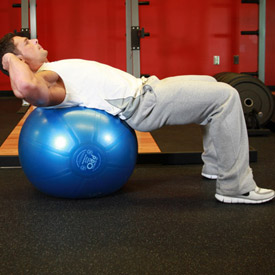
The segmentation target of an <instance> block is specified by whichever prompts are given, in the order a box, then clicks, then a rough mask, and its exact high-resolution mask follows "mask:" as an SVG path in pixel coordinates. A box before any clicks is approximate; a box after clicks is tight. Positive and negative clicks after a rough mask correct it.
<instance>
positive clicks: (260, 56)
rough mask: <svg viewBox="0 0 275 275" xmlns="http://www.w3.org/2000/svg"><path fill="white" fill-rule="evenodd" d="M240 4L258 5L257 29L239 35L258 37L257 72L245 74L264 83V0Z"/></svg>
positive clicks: (246, 0) (249, 0) (243, 1)
mask: <svg viewBox="0 0 275 275" xmlns="http://www.w3.org/2000/svg"><path fill="white" fill-rule="evenodd" d="M242 4H258V5H259V29H258V30H256V31H241V35H257V36H258V44H259V46H258V71H257V72H251V73H246V74H250V75H252V76H258V78H259V79H260V80H261V81H262V82H263V83H265V36H266V35H265V29H266V0H242Z"/></svg>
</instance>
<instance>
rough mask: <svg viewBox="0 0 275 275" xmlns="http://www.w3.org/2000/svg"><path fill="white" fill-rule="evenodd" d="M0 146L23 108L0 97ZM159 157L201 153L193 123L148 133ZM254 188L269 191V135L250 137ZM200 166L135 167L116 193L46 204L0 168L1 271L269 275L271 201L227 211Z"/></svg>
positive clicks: (272, 159)
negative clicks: (254, 153) (255, 156)
mask: <svg viewBox="0 0 275 275" xmlns="http://www.w3.org/2000/svg"><path fill="white" fill-rule="evenodd" d="M0 103H1V110H0V122H1V134H0V142H1V143H2V142H3V141H4V139H5V138H6V136H7V135H8V133H9V132H10V131H11V130H12V129H13V127H14V126H15V125H16V124H17V122H18V121H19V119H20V118H21V115H19V114H16V111H17V110H18V109H19V107H20V103H21V102H20V101H18V100H16V99H14V98H1V99H0ZM153 136H154V137H155V139H156V141H157V142H158V144H159V146H160V147H161V149H162V150H163V151H168V152H169V151H184V150H185V151H186V150H188V151H192V150H195V151H197V150H200V149H201V136H200V130H199V128H198V127H197V126H194V125H190V126H181V127H165V128H164V129H161V130H158V131H155V132H153ZM250 144H251V146H253V147H254V148H255V149H256V150H257V151H258V161H257V162H256V163H252V164H251V166H252V168H253V171H254V176H255V179H256V181H257V183H258V185H259V186H262V187H266V188H273V189H275V171H274V167H275V156H274V151H275V150H274V149H275V133H271V134H270V135H269V136H266V137H253V138H250ZM200 172H201V166H200V165H183V166H164V165H138V166H137V167H136V169H135V171H134V173H133V175H132V177H131V178H130V180H129V182H128V183H127V184H126V185H125V186H124V187H123V188H122V190H120V191H119V192H117V193H115V194H113V195H110V196H107V197H103V198H96V199H88V200H66V199H57V198H53V197H48V196H46V195H44V194H42V193H40V192H39V191H37V190H36V189H35V188H34V187H32V185H31V184H30V183H29V182H28V180H27V179H26V177H25V176H24V173H23V171H22V170H21V169H18V168H17V169H11V168H9V169H7V168H6V169H0V211H1V212H0V216H1V224H0V250H1V251H0V255H1V256H0V274H274V270H275V234H274V230H275V215H274V211H275V202H274V201H272V202H269V203H266V204H263V205H226V204H222V203H219V202H217V201H216V200H215V198H214V193H215V181H209V180H204V179H202V178H201V176H200Z"/></svg>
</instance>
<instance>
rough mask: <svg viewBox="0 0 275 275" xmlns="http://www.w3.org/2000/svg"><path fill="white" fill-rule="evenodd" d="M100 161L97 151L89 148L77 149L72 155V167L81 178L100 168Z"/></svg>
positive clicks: (99, 154)
mask: <svg viewBox="0 0 275 275" xmlns="http://www.w3.org/2000/svg"><path fill="white" fill-rule="evenodd" d="M101 160H102V159H101V153H100V152H99V150H97V149H96V148H92V147H91V146H84V147H81V148H78V149H77V150H76V151H75V153H74V154H73V157H72V166H73V168H74V170H75V171H76V172H78V173H80V174H81V175H82V176H89V175H92V174H93V173H95V172H96V171H97V170H98V169H99V168H100V165H101Z"/></svg>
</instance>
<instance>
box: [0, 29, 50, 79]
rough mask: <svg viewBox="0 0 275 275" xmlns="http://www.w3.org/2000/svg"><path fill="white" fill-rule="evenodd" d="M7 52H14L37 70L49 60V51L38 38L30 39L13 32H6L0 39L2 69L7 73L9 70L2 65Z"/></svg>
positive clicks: (32, 68)
mask: <svg viewBox="0 0 275 275" xmlns="http://www.w3.org/2000/svg"><path fill="white" fill-rule="evenodd" d="M6 53H13V54H14V55H16V56H17V57H18V58H19V59H21V60H22V61H23V62H25V63H27V64H28V65H29V67H30V69H31V70H33V71H36V70H37V69H38V68H39V67H40V66H41V65H42V64H43V63H44V62H47V55H48V51H46V50H44V49H43V48H42V47H41V46H40V45H39V44H38V40H37V39H28V38H27V37H24V36H20V35H18V34H13V33H9V34H6V35H5V36H4V37H3V38H2V39H1V40H0V61H1V62H0V63H1V64H0V69H1V71H2V72H3V73H5V74H7V75H8V72H7V71H6V70H4V69H3V66H2V58H3V56H4V55H5V54H6Z"/></svg>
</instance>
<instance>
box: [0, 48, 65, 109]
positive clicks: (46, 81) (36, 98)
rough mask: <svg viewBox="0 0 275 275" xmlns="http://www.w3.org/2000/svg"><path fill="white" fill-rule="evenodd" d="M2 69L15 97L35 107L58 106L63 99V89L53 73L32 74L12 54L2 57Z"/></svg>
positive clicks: (27, 67) (56, 75)
mask: <svg viewBox="0 0 275 275" xmlns="http://www.w3.org/2000/svg"><path fill="white" fill-rule="evenodd" d="M2 63H3V67H4V69H6V70H7V71H8V72H9V75H10V81H11V86H12V89H13V92H14V94H15V96H16V97H18V98H22V99H25V100H26V101H27V102H29V103H30V104H33V105H35V106H50V105H57V104H60V103H61V102H62V101H63V100H64V98H65V87H64V84H63V82H62V80H61V79H60V77H59V76H58V74H56V73H55V72H52V71H43V72H40V73H34V72H32V71H31V70H30V68H29V66H28V65H27V64H26V63H25V62H22V61H21V60H20V59H19V58H18V57H16V56H15V55H14V54H11V53H8V54H5V55H4V56H3V60H2Z"/></svg>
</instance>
